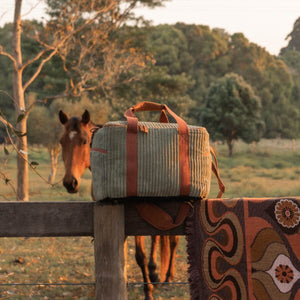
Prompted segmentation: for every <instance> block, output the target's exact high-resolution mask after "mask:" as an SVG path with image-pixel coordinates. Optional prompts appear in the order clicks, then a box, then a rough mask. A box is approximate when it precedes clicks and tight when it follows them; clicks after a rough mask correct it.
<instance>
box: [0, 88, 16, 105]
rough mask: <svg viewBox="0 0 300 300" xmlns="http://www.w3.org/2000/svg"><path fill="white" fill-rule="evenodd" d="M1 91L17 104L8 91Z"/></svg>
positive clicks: (0, 91)
mask: <svg viewBox="0 0 300 300" xmlns="http://www.w3.org/2000/svg"><path fill="white" fill-rule="evenodd" d="M0 93H3V94H5V95H6V96H7V97H8V98H9V99H10V100H11V101H12V102H13V103H14V104H15V105H16V100H15V99H14V98H13V97H12V96H11V95H10V94H9V93H8V92H7V91H4V90H0Z"/></svg>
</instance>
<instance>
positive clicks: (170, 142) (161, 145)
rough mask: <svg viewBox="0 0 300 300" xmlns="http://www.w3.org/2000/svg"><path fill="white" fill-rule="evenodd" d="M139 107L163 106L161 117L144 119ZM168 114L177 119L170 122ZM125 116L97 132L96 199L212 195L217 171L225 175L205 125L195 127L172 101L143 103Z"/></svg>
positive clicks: (93, 156) (154, 108)
mask: <svg viewBox="0 0 300 300" xmlns="http://www.w3.org/2000/svg"><path fill="white" fill-rule="evenodd" d="M138 111H160V112H161V116H160V122H139V121H138V119H137V118H136V117H135V115H134V113H135V112H138ZM167 114H169V115H170V116H171V117H172V118H173V119H175V121H176V123H169V122H168V117H167ZM124 116H125V117H126V119H127V121H117V122H108V123H106V124H105V125H104V126H103V128H101V129H99V130H98V131H97V132H95V134H94V137H93V143H92V148H91V170H92V181H93V196H94V199H95V200H96V201H97V200H103V199H106V198H125V197H135V196H137V197H170V196H190V197H197V198H206V197H207V196H208V194H209V190H210V180H211V170H213V171H214V172H215V173H216V175H217V177H218V178H219V176H218V172H217V167H216V166H215V164H214V163H213V164H212V156H211V149H210V146H209V135H208V133H207V130H206V129H205V128H204V127H198V126H189V125H187V124H186V122H185V121H183V120H182V119H181V118H180V117H179V116H177V115H176V114H175V113H174V112H172V111H171V110H170V109H169V108H168V107H167V106H166V105H161V104H157V103H152V102H142V103H139V104H137V105H135V106H133V107H131V108H130V109H129V110H127V111H126V112H125V114H124ZM219 186H220V181H219ZM220 189H221V186H220Z"/></svg>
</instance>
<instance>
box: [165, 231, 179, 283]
mask: <svg viewBox="0 0 300 300" xmlns="http://www.w3.org/2000/svg"><path fill="white" fill-rule="evenodd" d="M178 244H179V236H178V235H172V236H170V252H171V256H170V263H169V268H168V272H167V276H166V282H171V281H172V280H173V279H174V275H175V253H176V250H177V248H178Z"/></svg>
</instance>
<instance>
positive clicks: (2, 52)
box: [0, 45, 17, 69]
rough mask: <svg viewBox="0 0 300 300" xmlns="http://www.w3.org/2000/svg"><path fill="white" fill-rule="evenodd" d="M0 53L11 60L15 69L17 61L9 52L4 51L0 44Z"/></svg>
mask: <svg viewBox="0 0 300 300" xmlns="http://www.w3.org/2000/svg"><path fill="white" fill-rule="evenodd" d="M0 54H1V55H3V56H6V57H8V58H9V59H10V60H11V61H12V62H13V64H14V67H15V69H17V62H16V60H15V58H14V57H13V56H12V55H11V54H10V53H8V52H6V51H4V50H3V46H2V45H0Z"/></svg>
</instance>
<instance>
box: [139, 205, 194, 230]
mask: <svg viewBox="0 0 300 300" xmlns="http://www.w3.org/2000/svg"><path fill="white" fill-rule="evenodd" d="M134 206H135V208H136V209H137V211H138V213H139V215H140V216H141V218H143V219H144V220H145V221H147V222H148V223H149V224H151V225H152V226H153V227H155V228H157V229H159V230H170V229H173V228H175V227H177V226H179V225H181V224H182V223H183V222H184V220H185V219H186V217H187V216H188V213H189V211H190V208H191V207H192V206H191V205H190V204H189V203H188V202H182V203H181V205H180V207H179V210H178V214H177V217H176V219H175V221H173V219H172V217H171V216H170V215H169V214H168V213H167V212H165V211H164V210H163V209H161V208H160V207H158V206H157V205H155V204H153V203H149V202H145V203H134Z"/></svg>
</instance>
